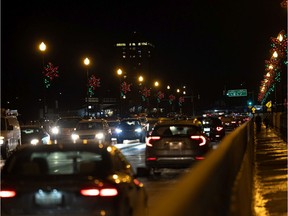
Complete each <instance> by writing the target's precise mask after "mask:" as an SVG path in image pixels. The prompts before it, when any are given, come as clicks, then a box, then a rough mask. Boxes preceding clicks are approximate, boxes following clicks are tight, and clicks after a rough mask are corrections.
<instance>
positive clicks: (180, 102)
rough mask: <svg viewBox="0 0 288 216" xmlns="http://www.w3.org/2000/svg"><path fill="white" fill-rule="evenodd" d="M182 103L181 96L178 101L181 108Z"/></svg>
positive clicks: (182, 98)
mask: <svg viewBox="0 0 288 216" xmlns="http://www.w3.org/2000/svg"><path fill="white" fill-rule="evenodd" d="M183 102H184V97H183V96H181V97H179V99H178V104H179V106H182V103H183Z"/></svg>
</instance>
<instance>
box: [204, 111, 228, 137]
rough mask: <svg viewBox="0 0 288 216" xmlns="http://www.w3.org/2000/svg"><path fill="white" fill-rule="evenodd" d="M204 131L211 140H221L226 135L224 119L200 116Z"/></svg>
mask: <svg viewBox="0 0 288 216" xmlns="http://www.w3.org/2000/svg"><path fill="white" fill-rule="evenodd" d="M199 120H200V121H201V123H202V127H203V130H204V133H206V134H207V136H208V137H209V138H210V140H211V141H215V142H217V141H220V140H222V139H223V137H224V136H225V129H224V125H223V123H222V121H221V120H220V119H219V118H217V117H212V116H209V117H200V118H199Z"/></svg>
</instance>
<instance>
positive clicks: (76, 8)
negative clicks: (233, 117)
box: [1, 0, 287, 106]
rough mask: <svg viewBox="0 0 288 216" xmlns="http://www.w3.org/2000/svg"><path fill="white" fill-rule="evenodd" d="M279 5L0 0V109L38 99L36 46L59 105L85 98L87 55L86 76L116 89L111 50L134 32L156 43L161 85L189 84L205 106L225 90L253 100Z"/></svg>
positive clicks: (282, 18) (280, 24) (280, 16)
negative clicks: (53, 75)
mask: <svg viewBox="0 0 288 216" xmlns="http://www.w3.org/2000/svg"><path fill="white" fill-rule="evenodd" d="M89 3H90V5H89ZM280 3H281V1H267V2H262V1H260V0H259V1H253V2H251V1H248V0H245V1H242V2H240V3H239V2H238V3H237V2H235V3H233V2H231V1H222V2H219V3H215V2H214V1H205V2H196V1H191V2H185V4H184V3H182V2H181V3H176V2H173V1H168V2H165V5H163V4H162V3H161V2H157V3H155V2H149V1H148V2H146V4H140V3H136V2H129V1H124V2H122V3H120V2H114V1H109V2H105V3H104V2H100V3H98V4H91V2H90V1H75V2H70V1H66V0H64V1H61V2H58V1H46V0H45V1H42V2H41V3H37V4H36V2H34V1H31V2H30V1H29V2H25V3H24V2H19V4H17V5H13V4H11V2H7V1H6V2H4V3H2V19H1V21H2V35H3V37H2V63H1V68H2V70H1V82H2V85H1V98H2V102H1V103H2V106H3V105H4V106H6V105H7V104H5V100H11V98H15V97H21V98H24V99H23V101H25V100H27V101H29V100H30V98H31V97H33V96H34V95H35V97H36V98H38V97H41V91H40V89H43V77H42V73H41V71H42V54H41V53H40V52H39V50H38V45H39V43H40V42H41V41H45V43H46V44H47V51H46V52H45V56H44V58H45V62H46V64H47V63H48V62H52V63H53V64H54V65H56V66H59V79H55V83H53V85H54V86H52V87H51V89H50V91H51V95H54V96H55V94H56V93H57V92H58V93H59V92H61V93H62V95H61V97H63V98H65V104H69V103H72V102H71V101H70V100H71V99H73V98H74V99H76V98H79V100H80V101H81V99H82V100H83V95H85V77H86V68H85V67H84V65H83V63H82V61H83V58H84V57H86V56H89V57H90V58H91V67H90V69H89V72H90V73H91V74H94V73H95V75H96V77H97V78H101V86H103V88H104V87H105V88H106V90H109V89H110V87H111V88H114V87H115V88H117V86H112V85H117V83H118V78H117V76H116V74H115V73H116V71H115V69H116V68H117V67H119V65H117V61H116V60H115V57H114V55H115V53H113V50H115V47H114V46H115V44H116V43H117V42H121V41H125V40H126V39H127V38H128V37H129V34H131V32H133V31H137V32H139V33H141V34H143V36H144V37H145V38H147V41H150V42H151V43H152V44H154V45H155V53H154V57H155V65H154V66H155V69H154V71H153V74H154V75H155V76H159V77H160V78H161V79H162V80H163V83H167V84H171V83H173V84H174V85H182V84H184V85H189V86H190V88H191V89H192V90H193V91H198V92H200V94H201V98H202V100H206V104H207V105H208V104H209V103H212V102H215V100H217V99H218V98H219V97H221V95H222V93H223V90H224V89H225V87H226V88H227V89H229V88H232V89H233V88H239V87H241V86H245V87H247V88H248V90H249V91H254V92H255V95H256V94H257V91H258V90H259V85H260V81H261V78H262V76H263V73H264V71H265V65H264V61H265V59H267V58H269V56H270V53H269V46H270V38H271V37H276V36H277V34H278V32H279V31H281V30H282V29H285V27H286V23H287V19H286V17H287V14H286V13H287V11H286V9H283V8H281V6H280ZM55 86H57V88H58V89H55ZM107 86H108V88H107ZM16 87H17V88H16ZM99 90H100V89H99ZM59 97H60V95H59ZM3 101H4V104H3ZM26 106H29V103H28V105H26Z"/></svg>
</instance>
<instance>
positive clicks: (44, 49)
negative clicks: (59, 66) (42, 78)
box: [39, 42, 48, 118]
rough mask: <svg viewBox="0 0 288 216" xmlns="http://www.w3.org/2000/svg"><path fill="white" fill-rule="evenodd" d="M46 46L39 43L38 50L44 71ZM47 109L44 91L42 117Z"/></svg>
mask: <svg viewBox="0 0 288 216" xmlns="http://www.w3.org/2000/svg"><path fill="white" fill-rule="evenodd" d="M46 48H47V47H46V44H45V43H44V42H41V44H40V45H39V50H40V51H41V52H42V69H43V70H44V67H45V61H44V53H45V51H46ZM47 111H48V109H47V105H46V91H45V92H44V97H43V117H44V118H45V117H46V113H47Z"/></svg>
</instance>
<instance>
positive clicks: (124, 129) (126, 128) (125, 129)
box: [116, 118, 147, 143]
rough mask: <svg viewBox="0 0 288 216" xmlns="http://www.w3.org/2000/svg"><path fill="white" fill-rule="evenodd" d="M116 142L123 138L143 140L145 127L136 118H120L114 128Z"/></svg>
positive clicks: (120, 141)
mask: <svg viewBox="0 0 288 216" xmlns="http://www.w3.org/2000/svg"><path fill="white" fill-rule="evenodd" d="M116 133H117V142H118V143H123V141H124V140H136V139H139V141H140V142H145V138H146V133H147V131H146V127H145V126H143V125H142V124H141V121H140V120H139V119H138V118H125V119H122V120H121V121H120V123H119V125H118V126H117V128H116Z"/></svg>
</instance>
